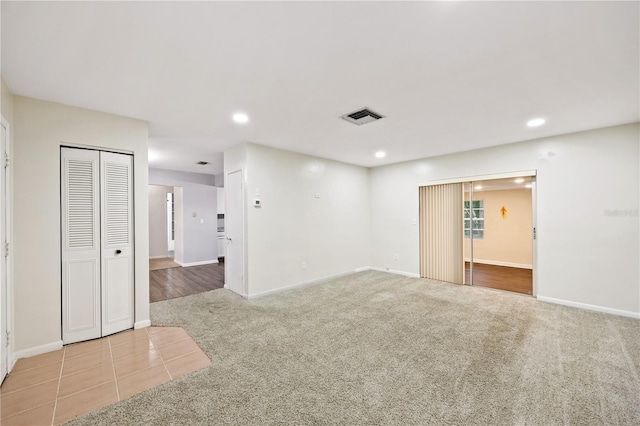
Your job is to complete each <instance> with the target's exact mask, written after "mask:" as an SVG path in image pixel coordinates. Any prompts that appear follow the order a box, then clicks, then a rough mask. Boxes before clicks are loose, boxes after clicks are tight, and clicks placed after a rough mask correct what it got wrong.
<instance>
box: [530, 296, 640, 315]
mask: <svg viewBox="0 0 640 426" xmlns="http://www.w3.org/2000/svg"><path fill="white" fill-rule="evenodd" d="M537 299H538V300H539V301H541V302H549V303H555V304H557V305H564V306H570V307H572V308H579V309H586V310H588V311H596V312H604V313H606V314H613V315H619V316H622V317H629V318H636V319H640V312H631V311H623V310H621V309H614V308H607V307H606V306H598V305H589V304H588V303H580V302H572V301H571V300H563V299H555V298H553V297H546V296H540V295H538V296H537Z"/></svg>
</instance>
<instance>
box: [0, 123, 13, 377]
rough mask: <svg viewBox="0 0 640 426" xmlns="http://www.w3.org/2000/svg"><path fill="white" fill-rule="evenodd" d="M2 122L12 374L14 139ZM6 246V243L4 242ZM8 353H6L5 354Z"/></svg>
mask: <svg viewBox="0 0 640 426" xmlns="http://www.w3.org/2000/svg"><path fill="white" fill-rule="evenodd" d="M0 121H1V122H2V125H3V126H4V128H5V129H6V133H5V135H6V137H5V147H4V149H5V152H6V153H7V158H8V160H7V163H6V164H7V167H6V169H5V168H4V164H2V168H3V169H4V170H3V173H4V176H5V179H3V180H2V184H3V185H4V189H5V191H4V200H2V201H3V202H2V205H3V206H4V215H5V217H4V219H5V240H6V242H7V243H9V254H8V255H7V257H6V262H5V266H6V275H5V276H6V299H5V300H3V301H2V307H1V309H4V310H5V311H6V324H3V328H4V330H0V332H2V333H7V347H6V348H2V349H0V354H1V356H3V357H5V359H6V363H7V374H9V373H10V372H11V370H12V369H13V365H14V364H15V362H16V360H15V359H14V351H13V347H14V346H13V339H12V336H13V267H12V266H13V255H12V254H11V253H12V248H11V246H12V244H13V236H12V234H13V233H12V230H13V227H12V223H13V222H12V212H13V179H12V178H13V168H12V167H11V151H12V150H11V148H12V137H11V126H10V125H9V122H8V121H7V120H6V119H5V118H4V116H2V115H0ZM0 159H1V161H2V162H4V161H5V159H4V153H1V152H0ZM2 244H4V242H2ZM1 251H2V255H4V249H3V250H1ZM5 351H6V353H5ZM2 380H4V377H0V383H2Z"/></svg>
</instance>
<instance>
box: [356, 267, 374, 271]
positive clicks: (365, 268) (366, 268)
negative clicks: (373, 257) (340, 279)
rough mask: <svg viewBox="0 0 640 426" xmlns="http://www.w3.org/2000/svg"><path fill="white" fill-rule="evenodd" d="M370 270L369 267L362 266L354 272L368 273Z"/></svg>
mask: <svg viewBox="0 0 640 426" xmlns="http://www.w3.org/2000/svg"><path fill="white" fill-rule="evenodd" d="M370 270H371V266H363V267H361V268H356V269H354V271H355V272H364V271H370Z"/></svg>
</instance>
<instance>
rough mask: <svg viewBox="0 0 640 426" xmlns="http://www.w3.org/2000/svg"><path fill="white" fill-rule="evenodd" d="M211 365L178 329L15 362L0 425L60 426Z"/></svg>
mask: <svg viewBox="0 0 640 426" xmlns="http://www.w3.org/2000/svg"><path fill="white" fill-rule="evenodd" d="M210 364H211V361H210V360H209V358H207V356H206V355H205V354H204V352H202V350H201V349H200V348H199V347H198V345H196V344H195V343H194V341H193V340H192V339H191V337H189V335H188V334H187V333H186V332H185V331H184V330H183V329H182V328H179V327H150V328H143V329H139V330H129V331H124V332H122V333H118V334H114V335H112V336H109V337H105V338H102V339H97V340H91V341H88V342H82V343H76V344H73V345H68V346H65V347H64V348H62V349H60V350H58V351H55V352H49V353H46V354H43V355H38V356H34V357H31V358H24V359H20V360H18V362H16V365H15V366H14V368H13V370H12V371H11V374H9V376H8V377H7V378H6V379H5V381H4V383H3V384H2V387H1V388H0V399H1V401H0V410H1V411H0V420H1V421H0V423H1V424H2V425H5V426H9V425H32V426H34V425H52V424H56V425H57V424H59V423H63V422H65V421H67V420H71V419H72V418H74V417H77V416H80V415H82V414H86V413H89V412H91V411H94V410H97V409H99V408H102V407H104V406H106V405H109V404H113V403H114V402H117V401H120V400H121V399H124V398H127V397H129V396H131V395H134V394H136V393H139V392H142V391H144V390H147V389H150V388H152V387H154V386H158V385H160V384H162V383H164V382H167V381H169V380H172V379H175V378H176V377H179V376H182V375H184V374H187V373H190V372H192V371H195V370H198V369H200V368H203V367H206V366H207V365H210Z"/></svg>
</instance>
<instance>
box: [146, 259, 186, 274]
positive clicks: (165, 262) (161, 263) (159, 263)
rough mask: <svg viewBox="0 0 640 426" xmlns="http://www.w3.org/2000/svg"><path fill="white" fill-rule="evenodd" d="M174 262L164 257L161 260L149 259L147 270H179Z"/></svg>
mask: <svg viewBox="0 0 640 426" xmlns="http://www.w3.org/2000/svg"><path fill="white" fill-rule="evenodd" d="M179 267H180V265H178V264H177V263H176V262H174V261H173V259H172V258H170V257H164V258H162V259H149V270H150V271H157V270H158V269H169V268H179Z"/></svg>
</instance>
